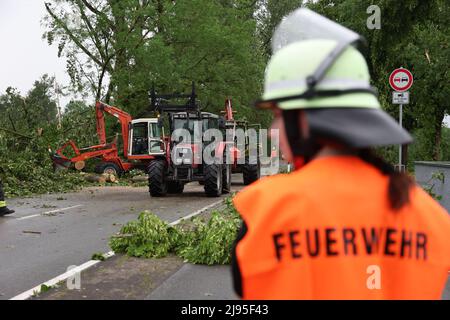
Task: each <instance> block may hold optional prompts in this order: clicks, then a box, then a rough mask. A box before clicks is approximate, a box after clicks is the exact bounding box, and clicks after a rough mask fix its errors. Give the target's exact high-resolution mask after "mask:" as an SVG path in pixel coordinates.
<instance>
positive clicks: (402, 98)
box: [392, 91, 409, 104]
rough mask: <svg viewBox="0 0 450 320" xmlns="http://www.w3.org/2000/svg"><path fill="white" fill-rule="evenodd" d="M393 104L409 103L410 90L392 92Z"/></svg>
mask: <svg viewBox="0 0 450 320" xmlns="http://www.w3.org/2000/svg"><path fill="white" fill-rule="evenodd" d="M392 103H393V104H409V92H408V91H405V92H396V91H394V92H392Z"/></svg>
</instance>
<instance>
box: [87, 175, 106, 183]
mask: <svg viewBox="0 0 450 320" xmlns="http://www.w3.org/2000/svg"><path fill="white" fill-rule="evenodd" d="M85 179H86V181H88V182H97V183H100V184H105V183H106V177H104V176H97V175H93V174H90V175H88V176H86V177H85Z"/></svg>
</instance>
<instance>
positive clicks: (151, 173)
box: [147, 160, 167, 197]
mask: <svg viewBox="0 0 450 320" xmlns="http://www.w3.org/2000/svg"><path fill="white" fill-rule="evenodd" d="M147 173H148V191H149V192H150V195H151V196H152V197H163V196H165V195H166V194H167V181H166V162H165V161H164V160H153V161H151V162H150V164H149V165H148V168H147Z"/></svg>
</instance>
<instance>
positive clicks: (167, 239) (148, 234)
mask: <svg viewBox="0 0 450 320" xmlns="http://www.w3.org/2000/svg"><path fill="white" fill-rule="evenodd" d="M120 233H121V236H118V237H113V238H112V239H111V241H110V246H111V249H113V250H114V251H115V252H122V253H127V254H128V255H130V256H133V257H142V258H159V257H164V256H166V255H167V254H168V253H169V251H171V249H172V248H173V245H174V243H173V242H172V239H173V233H176V230H175V229H173V228H172V227H170V226H169V225H167V223H165V222H164V221H162V220H161V219H159V218H158V217H157V216H156V215H154V214H153V213H151V212H148V211H144V212H142V213H141V214H140V215H139V218H138V220H137V221H131V222H129V223H127V224H126V225H125V226H123V227H122V229H121V230H120Z"/></svg>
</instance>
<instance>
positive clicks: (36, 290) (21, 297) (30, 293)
mask: <svg viewBox="0 0 450 320" xmlns="http://www.w3.org/2000/svg"><path fill="white" fill-rule="evenodd" d="M221 202H223V199H220V200H219V201H216V202H214V203H212V204H210V205H208V206H206V207H204V208H202V209H200V210H197V211H195V212H193V213H191V214H189V215H187V216H185V217H183V218H181V219H178V220H176V221H174V222H171V223H169V225H171V226H174V225H177V224H179V223H180V222H181V221H183V220H186V219H189V218H191V217H194V216H197V215H199V214H201V213H203V212H205V211H206V210H208V209H210V208H212V207H214V206H216V205H218V204H219V203H221ZM79 206H81V205H78V206H74V207H70V208H71V209H72V208H75V207H79ZM67 209H69V208H66V210H67ZM61 210H63V209H59V210H54V211H56V212H58V211H61ZM48 213H53V212H48ZM38 216H39V215H38ZM30 217H31V216H30ZM24 218H27V217H24ZM21 219H23V218H21ZM114 255H115V253H114V251H109V252H107V253H105V254H103V257H104V258H105V259H108V258H111V257H113V256H114ZM99 262H101V261H100V260H89V261H88V262H86V263H83V264H82V265H80V266H78V267H76V268H74V269H71V270H70V271H68V272H66V273H63V274H61V275H59V276H57V277H55V278H53V279H51V280H49V281H46V282H44V283H42V284H40V285H38V286H36V287H34V288H32V289H30V290H27V291H25V292H23V293H21V294H18V295H17V296H15V297H13V298H11V299H9V300H27V299H29V298H31V297H33V296H34V295H36V294H39V293H40V292H41V288H42V285H46V286H48V287H51V286H54V285H56V284H58V283H60V282H62V281H66V280H67V279H68V278H70V277H72V276H73V275H75V274H77V273H79V272H82V271H85V270H86V269H89V268H90V267H92V266H95V265H96V264H97V263H99Z"/></svg>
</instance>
